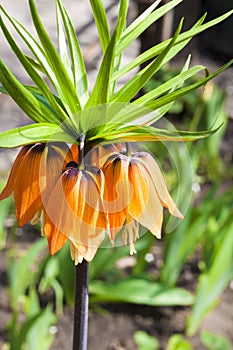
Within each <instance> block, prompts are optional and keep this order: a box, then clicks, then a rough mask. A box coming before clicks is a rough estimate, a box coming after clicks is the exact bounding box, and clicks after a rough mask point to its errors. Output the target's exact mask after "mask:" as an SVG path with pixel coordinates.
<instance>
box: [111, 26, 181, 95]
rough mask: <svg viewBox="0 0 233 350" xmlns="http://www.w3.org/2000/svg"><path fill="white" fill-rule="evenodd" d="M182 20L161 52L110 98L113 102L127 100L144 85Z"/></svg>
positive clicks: (176, 35)
mask: <svg viewBox="0 0 233 350" xmlns="http://www.w3.org/2000/svg"><path fill="white" fill-rule="evenodd" d="M182 23H183V20H181V22H180V24H179V26H178V28H177V30H176V33H175V34H174V37H173V38H172V40H171V41H170V42H169V44H168V45H167V47H165V49H164V50H163V52H162V53H161V54H160V55H159V56H158V57H157V58H156V59H155V60H154V61H153V62H151V63H150V64H148V65H147V66H146V67H145V68H144V69H142V70H141V71H140V72H139V73H137V74H136V75H135V76H134V77H133V78H132V79H130V80H129V81H128V82H127V83H126V84H125V85H124V86H123V87H122V88H121V89H120V90H119V91H118V92H117V93H116V94H115V95H114V96H113V98H112V101H113V102H129V101H130V100H131V98H133V97H134V96H135V95H136V93H137V92H138V91H139V90H140V89H141V88H142V87H143V86H144V85H145V83H146V82H147V81H148V80H149V79H150V78H151V77H152V76H153V75H154V74H155V73H156V72H157V71H158V70H159V68H160V67H161V65H162V64H163V61H164V59H165V57H166V55H167V54H168V52H169V51H170V49H171V48H172V46H173V45H174V43H175V41H176V39H177V37H178V35H179V32H180V30H181V27H182Z"/></svg>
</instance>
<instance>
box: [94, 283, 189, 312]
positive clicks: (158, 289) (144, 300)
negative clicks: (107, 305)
mask: <svg viewBox="0 0 233 350" xmlns="http://www.w3.org/2000/svg"><path fill="white" fill-rule="evenodd" d="M90 294H91V301H95V302H97V301H98V302H99V301H103V302H125V303H126V302H127V303H133V304H144V305H154V306H155V305H159V306H162V305H163V306H164V305H190V304H191V303H192V301H193V297H192V295H191V294H190V293H189V292H187V291H185V290H184V289H180V288H170V289H169V288H164V287H163V285H162V284H160V283H155V282H149V281H147V280H144V279H133V278H129V279H126V280H121V281H117V282H116V283H114V284H108V283H105V282H101V281H92V282H91V283H90Z"/></svg>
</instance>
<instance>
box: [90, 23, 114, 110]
mask: <svg viewBox="0 0 233 350" xmlns="http://www.w3.org/2000/svg"><path fill="white" fill-rule="evenodd" d="M116 37H117V28H116V30H115V31H114V33H113V35H112V38H111V40H110V42H109V45H108V48H107V50H106V51H105V54H104V57H103V60H102V62H101V66H100V69H99V72H98V75H97V78H96V82H95V85H94V87H93V90H92V92H91V95H90V97H89V100H88V101H87V104H86V108H88V107H91V106H94V105H97V104H102V103H107V102H108V100H109V94H110V79H111V74H112V69H113V62H114V50H115V44H116Z"/></svg>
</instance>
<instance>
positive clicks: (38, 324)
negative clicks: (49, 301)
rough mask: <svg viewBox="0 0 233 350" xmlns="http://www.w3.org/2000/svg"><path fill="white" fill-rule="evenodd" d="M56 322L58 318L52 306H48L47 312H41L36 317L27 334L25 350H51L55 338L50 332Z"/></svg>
mask: <svg viewBox="0 0 233 350" xmlns="http://www.w3.org/2000/svg"><path fill="white" fill-rule="evenodd" d="M55 322H56V316H55V315H54V313H53V310H52V305H47V307H46V308H45V310H40V312H39V313H38V317H36V319H35V320H34V322H33V323H32V325H31V327H30V329H29V331H28V332H27V334H26V347H25V350H30V349H33V350H41V349H43V350H49V349H50V347H51V344H52V342H53V338H54V334H53V333H52V332H50V327H51V326H53V325H54V323H55ZM38 334H39V335H40V336H38Z"/></svg>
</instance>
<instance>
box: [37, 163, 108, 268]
mask: <svg viewBox="0 0 233 350" xmlns="http://www.w3.org/2000/svg"><path fill="white" fill-rule="evenodd" d="M103 188H104V176H103V173H102V171H101V170H100V169H98V168H96V167H87V168H86V169H85V170H84V169H81V168H79V167H78V164H77V163H75V162H73V161H72V162H70V163H68V164H67V166H66V169H65V171H64V172H63V174H62V175H61V177H60V178H59V180H58V181H57V183H56V185H55V187H54V189H53V191H52V193H51V195H50V197H49V200H48V202H47V205H46V209H45V219H44V227H43V232H44V235H45V236H46V237H47V240H48V243H49V248H50V253H51V255H53V254H55V253H56V252H57V251H58V250H59V249H60V248H61V247H62V246H63V245H64V243H65V242H66V241H67V239H68V238H69V240H70V242H71V245H70V248H71V256H72V258H73V259H74V260H75V263H78V262H81V261H82V259H83V257H84V258H85V259H86V260H87V261H90V260H92V259H93V257H94V255H95V253H96V251H97V249H98V247H99V245H100V244H101V242H102V241H103V239H104V237H105V232H106V230H107V228H108V221H107V215H106V213H105V212H104V209H103V204H102V197H103ZM54 203H56V206H55V205H54Z"/></svg>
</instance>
